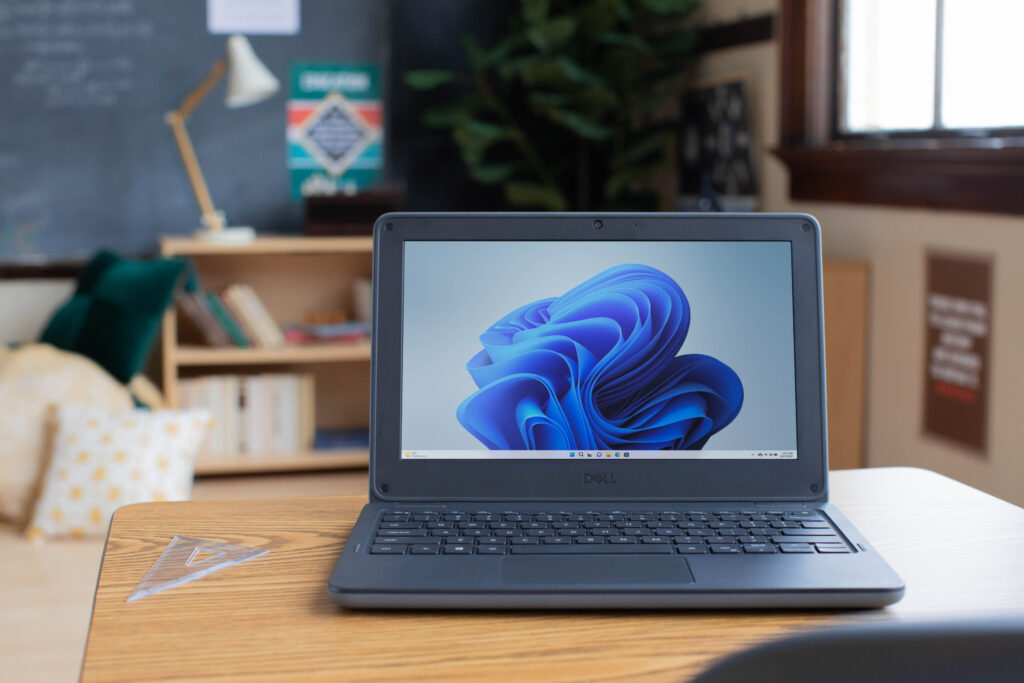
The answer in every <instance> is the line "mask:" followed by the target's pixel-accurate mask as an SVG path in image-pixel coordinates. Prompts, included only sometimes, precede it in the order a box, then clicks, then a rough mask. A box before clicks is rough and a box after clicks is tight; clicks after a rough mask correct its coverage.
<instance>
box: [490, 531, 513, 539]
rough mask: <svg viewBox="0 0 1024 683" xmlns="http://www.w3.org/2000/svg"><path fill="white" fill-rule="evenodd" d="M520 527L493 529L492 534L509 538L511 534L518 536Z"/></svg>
mask: <svg viewBox="0 0 1024 683" xmlns="http://www.w3.org/2000/svg"><path fill="white" fill-rule="evenodd" d="M518 535H519V529H492V530H491V536H498V537H500V538H508V537H510V536H518Z"/></svg>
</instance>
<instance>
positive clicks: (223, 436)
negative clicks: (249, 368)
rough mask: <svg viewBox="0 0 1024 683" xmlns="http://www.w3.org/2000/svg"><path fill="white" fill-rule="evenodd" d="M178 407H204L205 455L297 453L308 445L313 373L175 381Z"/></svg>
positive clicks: (313, 410)
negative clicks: (208, 419)
mask: <svg viewBox="0 0 1024 683" xmlns="http://www.w3.org/2000/svg"><path fill="white" fill-rule="evenodd" d="M179 392H180V393H179V400H178V402H179V404H180V405H181V407H182V408H205V409H207V410H209V411H210V412H211V413H212V414H213V416H214V421H213V427H212V428H211V429H210V433H209V435H208V436H207V440H206V443H205V444H204V447H203V451H202V452H203V455H204V457H212V458H217V457H222V458H231V457H236V456H237V455H238V454H246V455H253V456H264V455H280V454H297V453H300V452H303V451H308V450H309V449H311V448H312V447H313V439H314V435H315V431H316V398H315V386H314V382H313V375H312V374H309V373H301V374H300V373H267V374H260V375H207V376H205V377H196V378H190V379H183V380H181V382H180V384H179Z"/></svg>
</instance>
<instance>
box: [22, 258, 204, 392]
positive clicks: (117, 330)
mask: <svg viewBox="0 0 1024 683" xmlns="http://www.w3.org/2000/svg"><path fill="white" fill-rule="evenodd" d="M184 267H185V263H184V261H181V260H179V259H153V260H151V261H133V260H130V259H123V258H121V257H120V256H117V255H115V254H112V253H110V252H106V251H104V252H100V253H99V254H97V255H96V256H95V257H94V258H93V259H92V261H90V262H89V264H88V265H87V266H86V267H85V268H83V269H82V272H81V273H80V274H79V276H78V286H77V287H76V288H75V293H74V294H73V295H72V296H71V299H70V300H69V301H68V302H67V303H66V304H64V305H63V306H62V307H61V308H60V309H58V310H57V312H56V313H54V315H53V317H52V318H51V319H50V322H49V323H48V324H47V326H46V329H44V330H43V335H42V337H41V339H40V341H43V342H46V343H48V344H53V345H54V346H56V347H57V348H60V349H65V350H67V351H76V352H78V353H81V354H83V355H85V356H88V357H89V358H92V359H93V360H95V361H96V362H97V363H99V364H100V365H101V366H102V367H103V368H104V369H105V370H107V372H109V373H110V374H111V375H113V376H114V377H115V378H117V379H118V380H119V381H121V382H124V383H127V382H128V381H129V380H130V379H131V378H132V376H133V375H135V374H136V373H137V372H138V371H139V370H140V369H141V368H142V366H143V365H144V364H145V362H146V359H147V358H148V357H149V352H150V350H151V349H152V348H153V343H154V342H155V341H156V338H157V335H158V333H159V331H160V320H161V317H162V316H163V313H164V310H165V309H166V308H167V306H168V304H170V302H171V298H172V296H173V294H174V288H175V287H176V286H177V283H178V280H179V278H180V277H181V274H182V272H183V270H184Z"/></svg>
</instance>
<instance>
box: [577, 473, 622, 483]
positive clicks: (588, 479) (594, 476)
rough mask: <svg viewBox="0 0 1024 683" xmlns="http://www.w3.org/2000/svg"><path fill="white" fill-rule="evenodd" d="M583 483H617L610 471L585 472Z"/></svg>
mask: <svg viewBox="0 0 1024 683" xmlns="http://www.w3.org/2000/svg"><path fill="white" fill-rule="evenodd" d="M583 483H584V484H618V483H619V482H617V481H615V475H614V474H612V473H611V472H604V473H602V472H586V473H584V475H583Z"/></svg>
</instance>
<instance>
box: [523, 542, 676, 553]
mask: <svg viewBox="0 0 1024 683" xmlns="http://www.w3.org/2000/svg"><path fill="white" fill-rule="evenodd" d="M672 552H673V547H672V546H671V545H647V544H637V543H630V544H628V545H627V544H623V545H617V544H606V543H595V544H593V545H589V544H587V545H584V544H580V545H576V544H573V545H559V544H555V545H546V544H545V545H514V546H512V554H513V555H671V554H672Z"/></svg>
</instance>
